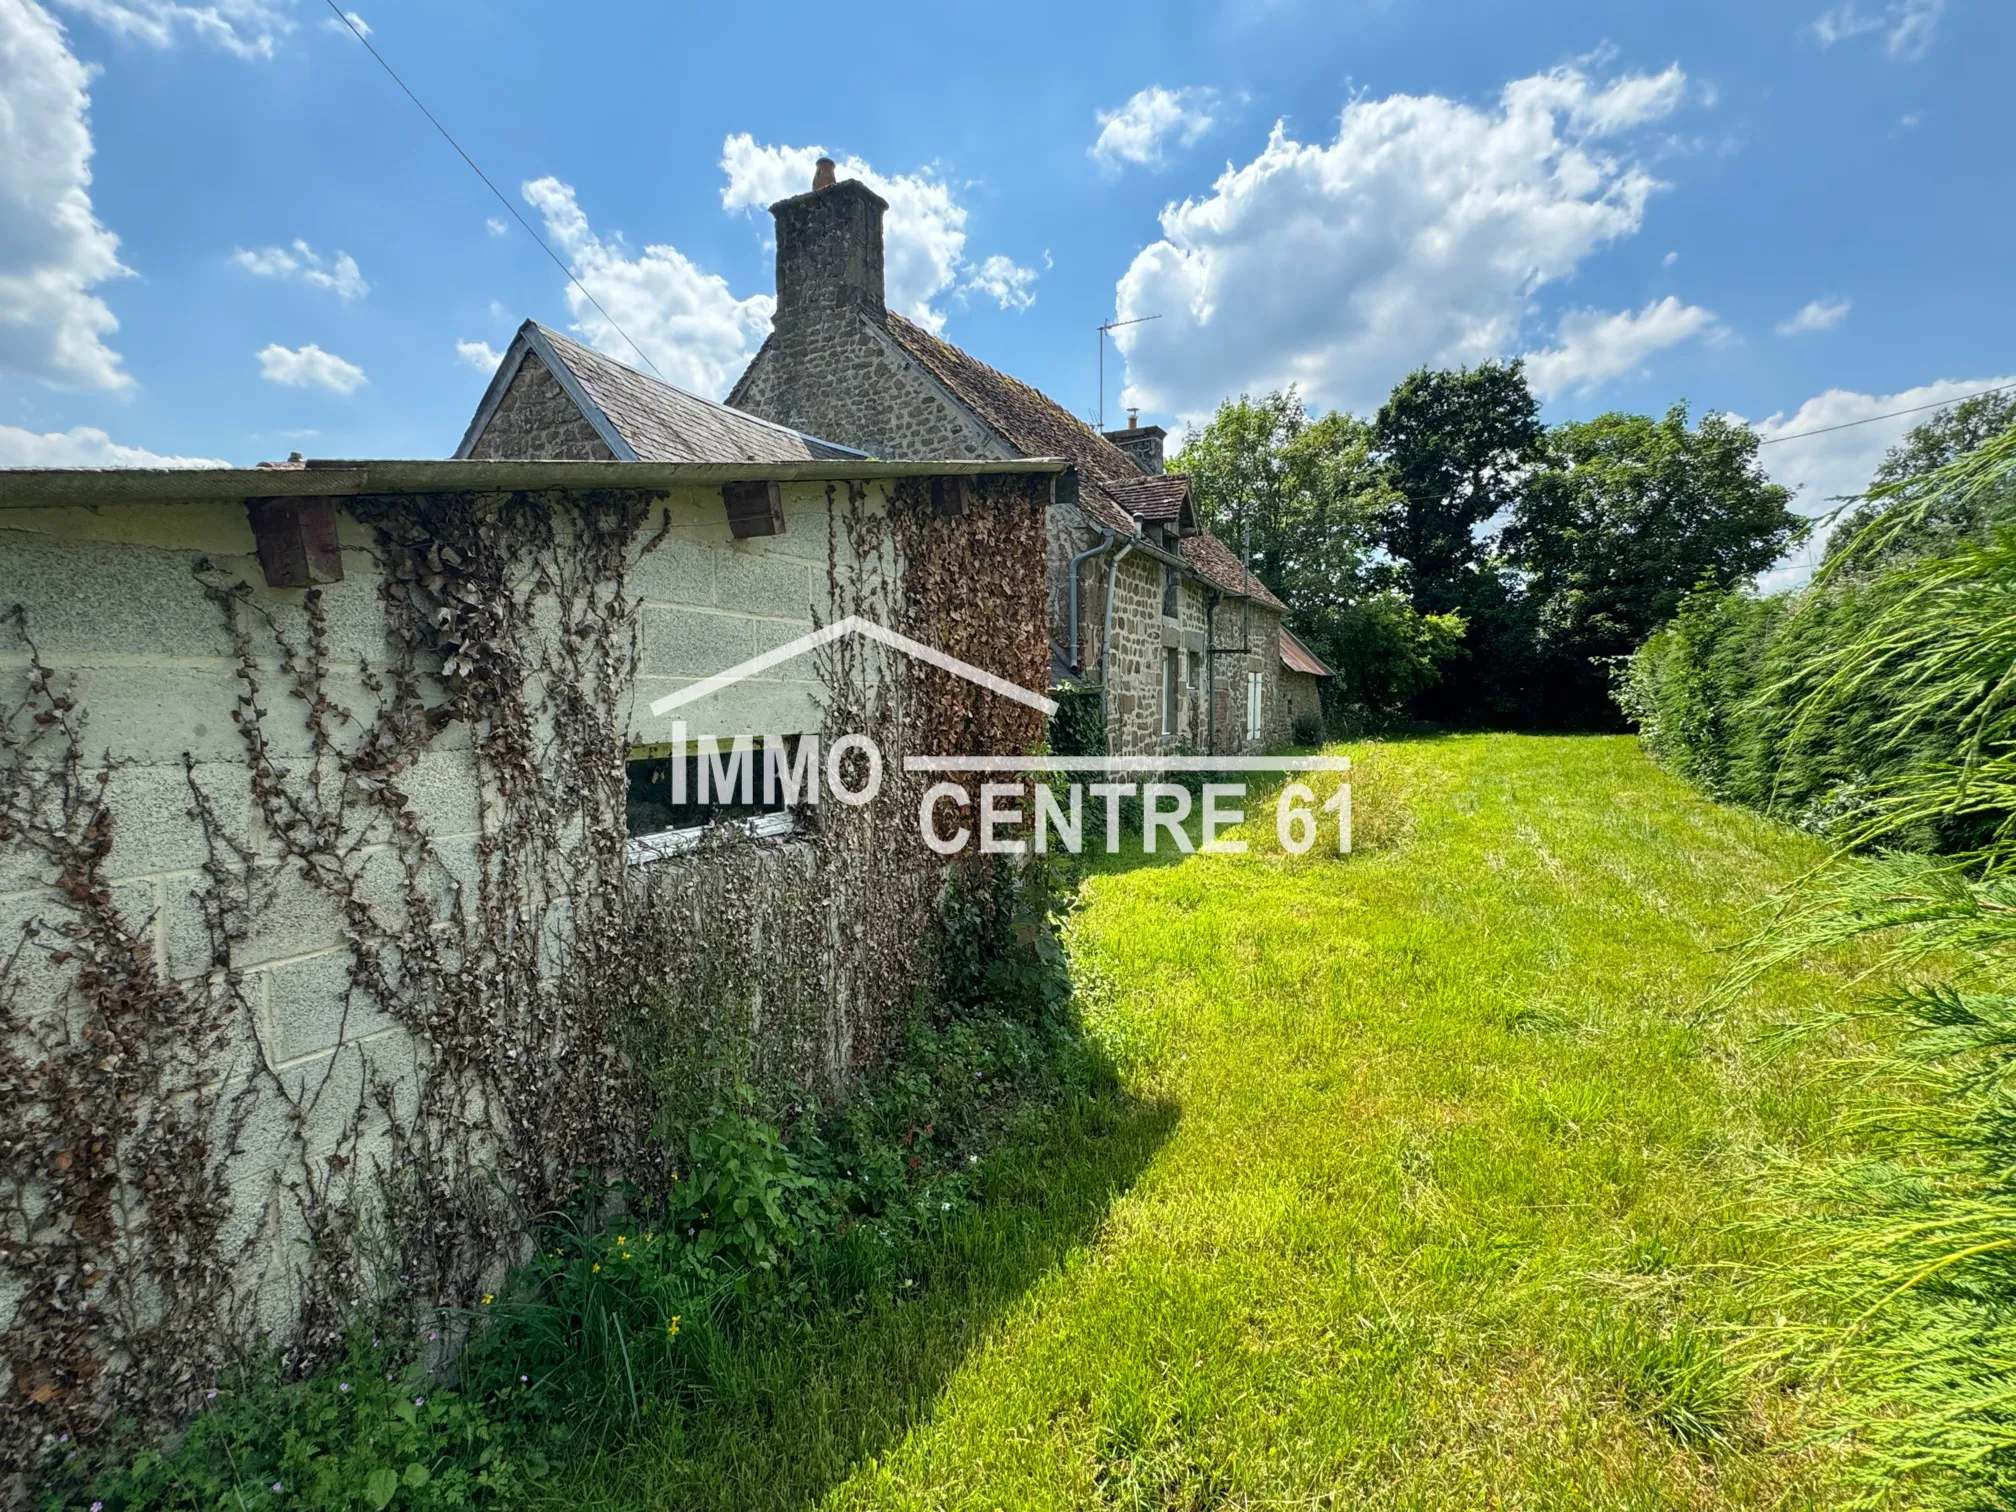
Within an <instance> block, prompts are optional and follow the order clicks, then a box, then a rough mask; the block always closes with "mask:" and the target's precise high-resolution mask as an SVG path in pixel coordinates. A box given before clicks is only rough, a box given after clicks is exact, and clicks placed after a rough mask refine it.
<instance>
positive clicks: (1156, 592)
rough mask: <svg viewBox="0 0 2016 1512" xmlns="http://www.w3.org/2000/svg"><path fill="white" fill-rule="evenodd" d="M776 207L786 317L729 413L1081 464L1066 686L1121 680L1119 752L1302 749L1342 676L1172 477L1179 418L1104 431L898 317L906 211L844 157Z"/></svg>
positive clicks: (1057, 523) (1057, 527)
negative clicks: (896, 267)
mask: <svg viewBox="0 0 2016 1512" xmlns="http://www.w3.org/2000/svg"><path fill="white" fill-rule="evenodd" d="M770 208H771V214H772V215H773V216H774V217H775V218H776V230H777V311H776V316H775V320H774V324H773V327H772V330H771V334H770V336H769V339H768V340H766V341H765V342H764V344H763V347H762V350H761V351H759V352H758V353H757V355H756V357H755V359H754V360H753V361H752V362H751V363H750V365H749V368H748V370H747V371H746V372H744V373H743V375H742V378H741V380H740V381H739V382H738V383H737V384H736V385H735V387H734V389H733V390H732V391H731V392H730V394H729V396H728V402H729V404H730V405H731V406H734V407H736V408H738V409H742V410H746V411H749V412H751V413H753V414H756V415H761V416H764V417H766V418H768V419H770V420H772V421H775V422H777V423H779V424H781V425H784V426H787V427H790V428H792V429H793V430H794V431H805V432H810V433H813V434H816V435H819V436H822V437H826V438H828V440H829V441H838V442H842V443H844V444H846V445H848V446H853V447H858V448H860V449H861V450H862V451H864V452H866V453H868V454H870V455H873V456H877V457H883V458H889V459H898V458H900V459H904V460H917V461H921V460H925V459H929V458H946V457H998V458H1004V459H1006V458H1016V457H1021V458H1028V457H1062V458H1065V459H1067V460H1068V461H1070V462H1071V463H1072V464H1073V465H1074V466H1075V468H1076V470H1077V474H1078V481H1079V487H1078V493H1077V497H1076V498H1075V499H1068V498H1067V499H1063V500H1060V502H1058V503H1057V504H1056V505H1054V506H1053V507H1052V509H1051V511H1050V518H1049V524H1048V547H1047V552H1046V560H1045V569H1044V576H1045V586H1046V592H1047V595H1048V599H1049V605H1050V615H1049V618H1050V625H1049V634H1050V649H1051V656H1052V664H1053V668H1054V675H1055V678H1056V681H1057V682H1058V683H1059V684H1060V685H1064V686H1069V685H1073V684H1076V685H1081V686H1088V687H1092V688H1098V689H1103V690H1104V701H1105V726H1106V742H1107V749H1108V750H1109V751H1112V752H1114V753H1115V754H1126V755H1141V754H1157V753H1173V752H1179V751H1185V750H1188V751H1197V752H1210V753H1214V754H1238V753H1242V752H1252V751H1258V750H1264V749H1266V748H1268V747H1270V746H1278V745H1283V744H1286V743H1287V742H1288V740H1289V739H1290V736H1291V733H1292V730H1293V723H1294V715H1295V713H1296V712H1297V710H1298V709H1300V708H1306V707H1308V706H1311V705H1312V704H1313V700H1314V685H1315V683H1316V682H1317V681H1319V680H1321V679H1323V678H1327V677H1328V676H1329V675H1330V671H1329V669H1328V668H1327V667H1325V666H1324V665H1323V663H1322V662H1321V661H1320V660H1319V659H1317V658H1316V657H1315V656H1313V655H1311V654H1310V653H1309V652H1308V650H1307V648H1306V647H1300V646H1299V644H1297V645H1296V646H1294V647H1293V648H1292V649H1291V645H1290V641H1289V640H1284V638H1283V631H1282V625H1281V621H1282V618H1283V616H1284V615H1285V613H1286V612H1287V611H1286V606H1284V605H1283V604H1282V602H1281V601H1280V600H1279V599H1278V598H1276V597H1275V596H1274V594H1273V593H1271V592H1270V591H1269V590H1268V588H1267V586H1266V584H1264V583H1262V582H1261V581H1260V580H1259V579H1258V578H1257V577H1255V576H1253V575H1252V574H1251V573H1250V572H1248V571H1247V570H1246V569H1245V568H1244V566H1243V565H1242V563H1241V562H1240V559H1239V557H1238V556H1237V554H1236V553H1234V552H1233V551H1232V550H1231V549H1229V548H1228V547H1227V546H1226V544H1225V543H1224V542H1222V541H1220V540H1219V539H1218V538H1217V537H1216V536H1214V535H1212V534H1211V532H1210V531H1208V530H1206V529H1204V528H1203V526H1202V524H1201V523H1200V521H1199V519H1198V516H1197V511H1196V506H1195V503H1194V501H1193V499H1192V498H1191V494H1190V486H1189V480H1188V479H1187V478H1184V477H1181V476H1177V475H1172V474H1169V473H1167V472H1166V471H1165V470H1164V466H1163V456H1162V446H1163V440H1164V432H1163V431H1162V430H1161V428H1160V427H1158V426H1139V425H1135V424H1133V423H1131V421H1132V417H1131V416H1130V424H1129V425H1128V427H1127V428H1126V429H1123V430H1116V431H1109V432H1107V433H1106V434H1104V435H1101V434H1099V433H1098V432H1096V431H1094V430H1093V429H1092V428H1091V427H1089V426H1087V425H1086V424H1084V422H1082V421H1080V420H1079V419H1078V418H1077V417H1076V416H1074V415H1072V414H1071V413H1070V411H1068V410H1066V409H1065V408H1064V407H1063V406H1062V405H1059V404H1058V403H1056V402H1055V401H1054V400H1052V399H1050V398H1049V397H1047V396H1046V395H1044V394H1042V393H1039V392H1038V391H1037V390H1035V389H1033V388H1031V387H1029V386H1028V385H1027V384H1024V383H1020V382H1017V381H1016V380H1015V379H1013V378H1011V377H1009V376H1008V375H1006V374H1005V373H1001V372H997V371H996V370H995V369H993V368H991V367H989V366H987V364H985V363H983V362H981V361H979V360H977V359H976V358H974V357H972V356H969V355H968V354H967V353H965V352H963V351H961V350H959V348H957V347H955V346H952V345H951V344H949V343H947V342H945V341H942V340H940V339H939V338H938V337H936V336H934V335H932V334H931V333H930V332H928V331H926V330H924V329H923V328H922V327H920V326H918V325H917V324H915V323H914V322H912V321H910V320H906V319H905V318H904V317H903V316H901V315H899V314H897V313H896V312H894V311H892V310H890V309H889V308H888V306H887V304H886V302H885V300H884V291H883V244H882V217H883V213H884V212H885V211H886V210H887V208H888V206H887V204H886V203H885V202H884V201H883V200H882V199H881V197H880V196H878V195H877V194H875V193H874V191H873V190H871V189H869V188H868V187H867V186H866V185H865V184H863V183H861V182H860V181H858V180H855V179H849V180H846V181H844V182H838V183H836V182H834V177H833V165H832V163H831V162H829V161H825V160H822V161H821V163H820V165H819V169H818V173H817V176H816V177H815V180H814V185H813V188H812V190H811V191H810V192H809V193H806V194H802V195H798V196H795V197H793V198H790V199H786V200H781V201H779V202H778V203H777V204H775V205H773V206H771V207H770ZM1290 639H1292V638H1290ZM1291 685H1292V687H1293V692H1292V693H1291Z"/></svg>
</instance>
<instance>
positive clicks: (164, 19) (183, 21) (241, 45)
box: [56, 0, 334, 58]
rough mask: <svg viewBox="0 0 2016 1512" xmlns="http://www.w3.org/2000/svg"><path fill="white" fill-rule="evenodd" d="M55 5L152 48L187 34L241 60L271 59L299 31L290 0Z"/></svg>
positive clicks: (78, 0) (110, 0)
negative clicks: (234, 54) (182, 33)
mask: <svg viewBox="0 0 2016 1512" xmlns="http://www.w3.org/2000/svg"><path fill="white" fill-rule="evenodd" d="M56 3H57V4H59V5H61V6H63V7H64V8H65V9H67V10H72V11H75V12H77V13H78V14H79V15H82V16H88V17H90V18H91V19H92V20H93V21H96V22H97V23H98V24H99V25H100V26H102V27H104V28H105V29H106V30H107V31H109V32H113V33H116V34H117V35H119V36H122V37H130V38H132V39H133V40H134V41H138V42H145V43H147V44H148V45H149V46H152V47H169V46H172V45H173V44H174V42H175V38H176V36H177V34H178V33H180V32H183V31H187V32H188V33H189V34H190V35H192V36H194V37H196V38H197V39H199V40H200V41H203V42H208V43H210V44H211V45H212V46H215V47H221V48H223V49H224V50H225V51H226V52H231V53H236V54H237V55H238V56H239V57H241V58H270V57H272V56H273V50H274V48H275V47H276V46H277V45H278V44H279V41H280V39H281V38H282V37H284V36H285V35H287V33H288V32H290V31H292V30H293V29H294V22H293V19H292V17H291V15H290V10H291V7H290V6H289V5H288V4H287V3H286V0H206V3H204V4H201V5H185V4H182V3H180V0H56ZM331 19H332V20H333V19H334V18H333V17H332V18H331Z"/></svg>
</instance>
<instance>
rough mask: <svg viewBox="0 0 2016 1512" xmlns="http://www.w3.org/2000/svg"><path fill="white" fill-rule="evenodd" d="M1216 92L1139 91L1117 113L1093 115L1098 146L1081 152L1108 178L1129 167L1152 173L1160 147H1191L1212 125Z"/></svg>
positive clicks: (1158, 161) (1159, 88)
mask: <svg viewBox="0 0 2016 1512" xmlns="http://www.w3.org/2000/svg"><path fill="white" fill-rule="evenodd" d="M1217 108H1218V91H1217V90H1215V89H1203V88H1188V89H1165V88H1163V87H1162V86H1161V85H1160V84H1155V85H1151V86H1150V87H1149V88H1147V89H1143V90H1140V91H1138V92H1137V93H1136V94H1135V95H1134V97H1133V98H1132V99H1130V100H1129V101H1128V102H1127V103H1126V104H1125V105H1122V106H1121V107H1120V108H1119V109H1118V110H1102V111H1100V112H1099V113H1098V117H1097V119H1098V122H1099V137H1098V140H1096V141H1095V142H1093V144H1092V145H1091V146H1090V147H1088V148H1086V149H1085V150H1086V151H1087V152H1088V153H1089V154H1091V157H1092V160H1093V161H1094V162H1095V163H1097V164H1098V165H1099V166H1100V167H1101V168H1104V169H1106V170H1107V171H1109V172H1118V171H1119V170H1120V168H1121V167H1122V166H1123V165H1125V164H1128V163H1136V164H1140V165H1142V166H1145V167H1157V166H1160V164H1161V162H1162V149H1163V145H1164V144H1165V143H1168V142H1174V143H1176V144H1177V145H1178V146H1180V147H1189V146H1193V145H1195V143H1196V142H1197V139H1198V138H1199V137H1201V136H1203V135H1204V133H1205V132H1207V131H1209V130H1210V129H1211V128H1212V127H1213V126H1214V125H1216V124H1217V118H1216V115H1215V114H1214V112H1216V110H1217Z"/></svg>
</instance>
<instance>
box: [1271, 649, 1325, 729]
mask: <svg viewBox="0 0 2016 1512" xmlns="http://www.w3.org/2000/svg"><path fill="white" fill-rule="evenodd" d="M1281 701H1282V704H1283V705H1284V707H1285V708H1286V711H1287V715H1288V727H1289V730H1290V735H1291V738H1292V735H1293V730H1294V727H1295V721H1296V720H1298V719H1304V718H1307V719H1313V720H1315V721H1317V723H1318V724H1319V725H1320V724H1321V723H1322V720H1323V695H1322V692H1321V690H1320V686H1319V684H1318V681H1317V679H1316V678H1315V677H1313V676H1311V675H1310V674H1309V673H1307V672H1292V671H1290V670H1289V669H1288V668H1286V667H1283V668H1282V669H1281Z"/></svg>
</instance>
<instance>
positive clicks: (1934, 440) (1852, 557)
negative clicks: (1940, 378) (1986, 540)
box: [1827, 390, 2016, 570]
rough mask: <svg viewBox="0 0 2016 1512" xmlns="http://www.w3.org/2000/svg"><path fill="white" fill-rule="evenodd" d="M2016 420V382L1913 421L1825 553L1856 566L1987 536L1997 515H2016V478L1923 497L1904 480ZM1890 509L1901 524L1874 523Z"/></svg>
mask: <svg viewBox="0 0 2016 1512" xmlns="http://www.w3.org/2000/svg"><path fill="white" fill-rule="evenodd" d="M2011 427H2016V390H2005V391H2003V392H2002V393H1991V394H1976V395H1975V396H1974V397H1973V398H1971V399H1963V400H1961V401H1960V402H1959V403H1958V404H1955V405H1951V406H1949V407H1948V408H1946V409H1943V410H1940V411H1939V412H1938V413H1937V414H1936V415H1934V416H1933V417H1932V418H1931V419H1930V420H1927V421H1925V422H1924V423H1923V424H1920V425H1915V426H1913V427H1912V428H1911V429H1910V430H1909V431H1907V432H1906V433H1905V435H1904V439H1903V440H1902V441H1900V442H1899V443H1898V444H1897V445H1895V446H1893V447H1891V448H1890V450H1889V451H1887V452H1886V453H1884V456H1883V461H1882V462H1881V464H1879V465H1878V467H1877V468H1876V475H1875V476H1874V477H1873V478H1871V479H1870V480H1869V489H1870V492H1871V493H1873V494H1874V495H1875V497H1873V498H1870V499H1866V500H1864V501H1863V502H1862V503H1860V504H1858V505H1856V506H1855V508H1854V509H1852V510H1850V511H1849V512H1848V514H1847V515H1846V516H1845V517H1844V518H1843V519H1842V520H1841V522H1840V523H1839V524H1838V525H1837V526H1836V527H1835V528H1834V533H1833V534H1832V535H1830V536H1829V537H1828V538H1827V560H1828V561H1829V562H1830V563H1832V562H1834V561H1835V560H1836V559H1837V558H1843V557H1845V558H1846V560H1844V561H1842V562H1841V563H1840V566H1841V567H1843V568H1854V569H1857V570H1869V569H1872V568H1878V567H1885V566H1889V565H1891V564H1893V563H1896V562H1899V561H1902V560H1904V559H1906V558H1909V557H1919V556H1932V555H1937V554H1938V553H1940V552H1943V551H1944V550H1946V548H1947V547H1949V546H1951V545H1953V544H1954V543H1955V542H1956V541H1958V540H1960V539H1962V538H1964V537H1979V536H1981V535H1982V534H1983V533H1984V532H1985V530H1986V529H1987V527H1988V526H1989V525H1990V524H1992V523H1998V522H2006V521H2008V520H2011V519H2016V478H2000V479H1997V480H1995V481H1993V482H1991V483H1990V484H1988V485H1987V486H1984V487H1982V488H1980V489H1979V490H1977V491H1976V492H1974V493H1971V494H1968V495H1966V496H1965V497H1961V496H1959V495H1955V494H1951V493H1945V494H1940V495H1937V496H1934V497H1929V498H1920V497H1918V491H1916V490H1913V491H1911V497H1910V498H1908V499H1906V498H1905V497H1904V491H1902V488H1901V485H1903V484H1905V483H1906V482H1908V481H1910V480H1912V479H1915V478H1919V477H1923V476H1925V475H1926V474H1928V473H1934V472H1937V471H1938V470H1939V469H1940V468H1943V467H1947V466H1949V465H1951V464H1952V463H1954V462H1957V461H1958V460H1959V459H1960V458H1961V457H1963V456H1965V455H1967V454H1968V453H1969V452H1972V451H1978V450H1979V449H1980V448H1981V447H1983V446H1985V445H1986V444H1987V443H1988V442H1990V441H1992V440H1993V439H1995V437H1997V436H1999V435H2001V434H2002V433H2003V432H2005V431H2007V430H2009V429H2010V428H2011ZM1907 505H1908V508H1907V507H1906V506H1907ZM1907 515H1908V519H1907V518H1906V516H1907ZM1890 517H1894V518H1895V522H1896V523H1897V525H1898V527H1899V528H1896V529H1886V530H1883V531H1880V532H1879V531H1870V530H1869V529H1868V527H1869V526H1871V525H1873V524H1875V523H1876V522H1877V521H1878V520H1879V519H1885V518H1890Z"/></svg>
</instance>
